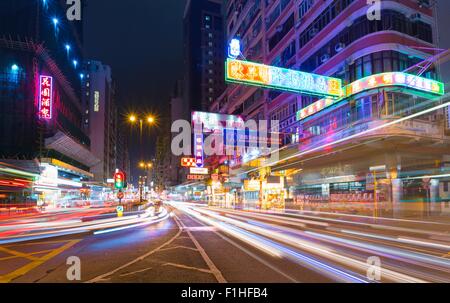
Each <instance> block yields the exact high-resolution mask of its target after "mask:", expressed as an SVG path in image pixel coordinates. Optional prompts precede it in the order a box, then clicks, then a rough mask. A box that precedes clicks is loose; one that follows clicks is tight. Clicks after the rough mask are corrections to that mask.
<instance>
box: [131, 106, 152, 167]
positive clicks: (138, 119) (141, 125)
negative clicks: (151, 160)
mask: <svg viewBox="0 0 450 303" xmlns="http://www.w3.org/2000/svg"><path fill="white" fill-rule="evenodd" d="M144 121H145V122H146V123H147V124H148V125H149V126H153V125H155V124H156V118H155V116H154V115H147V116H146V117H145V118H144V117H138V116H137V115H135V114H130V115H129V116H128V122H129V123H131V124H132V125H133V124H135V123H137V122H139V144H140V150H141V155H140V156H141V159H142V157H143V155H142V134H143V128H144Z"/></svg>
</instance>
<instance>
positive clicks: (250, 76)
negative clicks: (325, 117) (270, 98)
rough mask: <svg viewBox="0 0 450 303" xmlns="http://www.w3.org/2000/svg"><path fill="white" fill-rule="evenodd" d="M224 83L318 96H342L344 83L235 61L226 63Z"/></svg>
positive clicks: (228, 60)
mask: <svg viewBox="0 0 450 303" xmlns="http://www.w3.org/2000/svg"><path fill="white" fill-rule="evenodd" d="M225 79H226V81H228V82H234V83H241V84H248V85H255V86H261V87H266V88H274V89H281V90H285V91H291V92H302V93H308V94H310V95H316V96H325V97H334V98H338V97H341V96H342V80H341V79H338V78H330V77H326V76H321V75H316V74H310V73H305V72H301V71H297V70H292V69H286V68H280V67H275V66H269V65H264V64H259V63H253V62H249V61H242V60H236V59H227V62H226V75H225Z"/></svg>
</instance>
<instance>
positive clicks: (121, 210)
mask: <svg viewBox="0 0 450 303" xmlns="http://www.w3.org/2000/svg"><path fill="white" fill-rule="evenodd" d="M116 211H117V212H118V213H123V206H122V205H119V206H117V207H116Z"/></svg>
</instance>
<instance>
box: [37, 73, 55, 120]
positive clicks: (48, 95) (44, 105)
mask: <svg viewBox="0 0 450 303" xmlns="http://www.w3.org/2000/svg"><path fill="white" fill-rule="evenodd" d="M52 105H53V78H52V77H50V76H42V75H41V76H40V77H39V117H40V118H42V119H45V120H51V119H52Z"/></svg>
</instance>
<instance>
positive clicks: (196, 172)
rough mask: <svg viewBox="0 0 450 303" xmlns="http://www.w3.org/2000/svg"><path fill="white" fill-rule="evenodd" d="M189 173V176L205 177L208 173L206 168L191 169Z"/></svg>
mask: <svg viewBox="0 0 450 303" xmlns="http://www.w3.org/2000/svg"><path fill="white" fill-rule="evenodd" d="M189 173H190V174H191V175H207V174H208V173H209V172H208V168H206V167H191V168H190V169H189Z"/></svg>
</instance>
